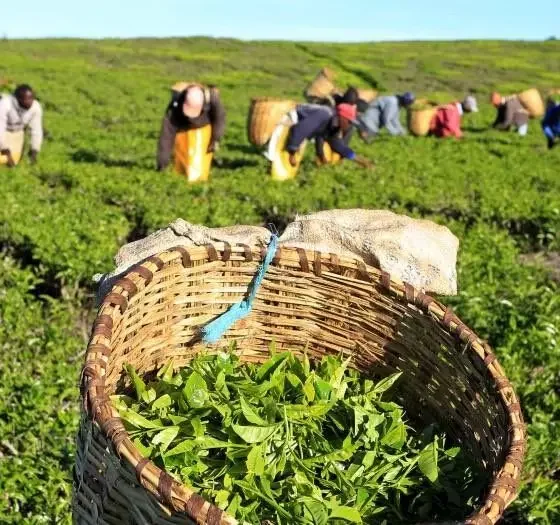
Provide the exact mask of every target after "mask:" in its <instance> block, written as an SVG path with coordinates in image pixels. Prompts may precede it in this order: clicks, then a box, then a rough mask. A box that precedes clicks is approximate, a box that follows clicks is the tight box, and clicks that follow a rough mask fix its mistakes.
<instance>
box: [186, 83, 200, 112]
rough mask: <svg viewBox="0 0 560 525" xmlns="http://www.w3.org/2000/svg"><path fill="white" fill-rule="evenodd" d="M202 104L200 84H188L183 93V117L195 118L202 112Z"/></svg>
mask: <svg viewBox="0 0 560 525" xmlns="http://www.w3.org/2000/svg"><path fill="white" fill-rule="evenodd" d="M203 106H204V91H203V89H202V88H201V87H200V86H190V87H189V88H188V89H187V92H186V94H185V102H184V103H183V113H184V115H185V117H188V118H196V117H199V116H200V114H201V113H202V108H203Z"/></svg>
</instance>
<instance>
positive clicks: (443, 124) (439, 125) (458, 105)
mask: <svg viewBox="0 0 560 525" xmlns="http://www.w3.org/2000/svg"><path fill="white" fill-rule="evenodd" d="M477 112H478V105H477V103H476V98H474V97H473V96H472V95H468V96H467V97H465V100H463V102H451V103H450V104H446V105H445V106H440V107H439V108H438V109H437V111H436V114H435V115H434V117H433V119H432V122H431V124H430V134H432V135H435V136H436V137H456V138H458V139H460V138H461V137H462V136H463V132H462V131H461V117H462V116H463V114H464V113H477Z"/></svg>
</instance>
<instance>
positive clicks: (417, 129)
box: [407, 106, 438, 137]
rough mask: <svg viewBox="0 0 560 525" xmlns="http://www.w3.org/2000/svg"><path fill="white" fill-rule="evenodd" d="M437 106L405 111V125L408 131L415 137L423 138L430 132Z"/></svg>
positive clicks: (412, 108)
mask: <svg viewBox="0 0 560 525" xmlns="http://www.w3.org/2000/svg"><path fill="white" fill-rule="evenodd" d="M437 110H438V106H431V107H428V108H424V107H422V108H418V107H416V108H415V107H411V108H409V109H408V111H407V124H408V129H409V131H410V132H411V133H412V134H413V135H416V136H417V137H425V136H426V135H427V134H428V133H429V132H430V126H431V123H432V119H433V118H434V116H435V114H436V112H437Z"/></svg>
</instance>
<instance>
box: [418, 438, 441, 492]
mask: <svg viewBox="0 0 560 525" xmlns="http://www.w3.org/2000/svg"><path fill="white" fill-rule="evenodd" d="M418 467H419V468H420V471H421V472H422V474H424V476H426V477H427V478H428V479H429V480H430V481H431V482H432V483H434V482H435V481H436V480H437V479H438V448H437V443H436V442H435V441H434V442H433V443H430V444H429V445H428V446H427V447H426V448H425V449H424V450H423V451H422V452H421V453H420V457H419V458H418Z"/></svg>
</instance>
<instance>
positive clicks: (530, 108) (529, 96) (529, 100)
mask: <svg viewBox="0 0 560 525" xmlns="http://www.w3.org/2000/svg"><path fill="white" fill-rule="evenodd" d="M518 97H519V102H521V104H522V105H523V107H524V108H525V109H526V110H527V112H528V113H529V116H530V117H531V118H540V117H542V116H543V115H544V109H545V108H544V102H543V99H542V97H541V94H540V93H539V90H538V89H535V88H532V89H527V90H526V91H522V92H521V93H519V95H518Z"/></svg>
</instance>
